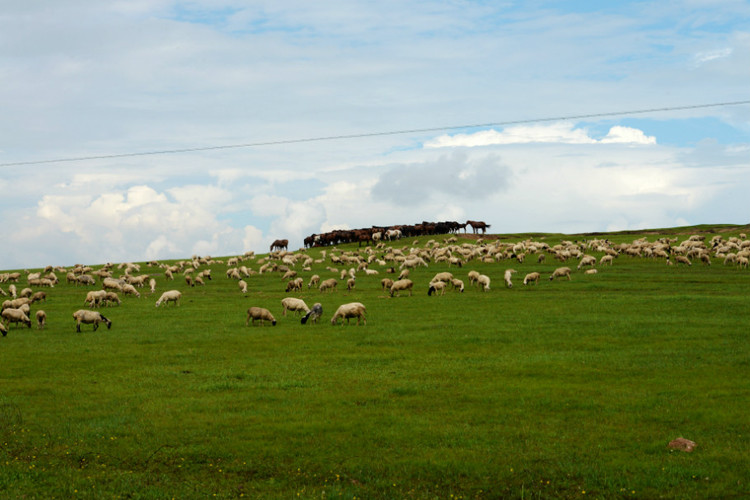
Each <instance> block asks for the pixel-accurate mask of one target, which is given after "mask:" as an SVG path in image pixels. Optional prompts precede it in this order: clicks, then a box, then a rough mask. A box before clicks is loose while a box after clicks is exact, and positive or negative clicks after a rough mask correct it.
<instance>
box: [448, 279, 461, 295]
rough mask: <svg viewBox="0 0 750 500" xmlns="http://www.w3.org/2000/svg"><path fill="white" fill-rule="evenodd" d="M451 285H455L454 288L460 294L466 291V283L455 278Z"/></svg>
mask: <svg viewBox="0 0 750 500" xmlns="http://www.w3.org/2000/svg"><path fill="white" fill-rule="evenodd" d="M451 285H453V288H454V289H455V290H458V291H459V292H463V291H464V282H463V281H462V280H460V279H458V278H453V279H452V280H451Z"/></svg>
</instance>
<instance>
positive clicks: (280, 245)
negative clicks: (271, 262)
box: [270, 240, 289, 252]
mask: <svg viewBox="0 0 750 500" xmlns="http://www.w3.org/2000/svg"><path fill="white" fill-rule="evenodd" d="M288 246H289V240H276V241H274V242H273V243H271V250H270V251H271V252H273V251H274V250H286V249H287V247H288Z"/></svg>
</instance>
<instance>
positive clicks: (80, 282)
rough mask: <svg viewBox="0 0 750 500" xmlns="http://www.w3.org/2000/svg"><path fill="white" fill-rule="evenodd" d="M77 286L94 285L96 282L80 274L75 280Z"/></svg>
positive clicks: (86, 275)
mask: <svg viewBox="0 0 750 500" xmlns="http://www.w3.org/2000/svg"><path fill="white" fill-rule="evenodd" d="M76 284H77V285H95V284H96V280H95V279H94V278H93V277H91V276H89V275H88V274H82V275H80V276H78V277H77V278H76Z"/></svg>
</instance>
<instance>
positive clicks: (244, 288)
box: [237, 280, 247, 293]
mask: <svg viewBox="0 0 750 500" xmlns="http://www.w3.org/2000/svg"><path fill="white" fill-rule="evenodd" d="M237 284H238V285H239V287H240V292H242V293H247V283H246V282H245V280H239V281H238V282H237Z"/></svg>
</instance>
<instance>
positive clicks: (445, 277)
mask: <svg viewBox="0 0 750 500" xmlns="http://www.w3.org/2000/svg"><path fill="white" fill-rule="evenodd" d="M452 279H453V273H449V272H443V273H437V274H436V275H435V276H434V277H433V278H432V280H430V283H434V282H436V281H442V282H444V283H448V282H449V281H450V280H452Z"/></svg>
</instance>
